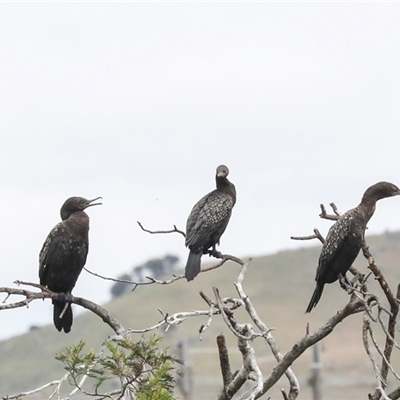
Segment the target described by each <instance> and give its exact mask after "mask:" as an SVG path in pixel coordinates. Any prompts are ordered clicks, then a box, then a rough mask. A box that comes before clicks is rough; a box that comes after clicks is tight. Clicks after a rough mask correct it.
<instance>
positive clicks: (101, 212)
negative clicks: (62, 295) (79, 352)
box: [0, 2, 400, 337]
mask: <svg viewBox="0 0 400 400" xmlns="http://www.w3.org/2000/svg"><path fill="white" fill-rule="evenodd" d="M399 17H400V4H399V3H303V4H297V3H247V2H246V3H195V4H194V3H92V2H91V3H84V4H82V3H1V4H0V134H1V146H0V168H1V175H0V179H1V196H0V218H1V224H0V246H1V248H0V265H1V274H0V276H1V281H0V286H10V285H12V282H13V281H14V280H15V279H21V280H27V281H37V280H38V278H37V270H38V253H39V251H40V248H41V246H42V244H43V242H44V240H45V237H46V235H47V234H48V233H49V231H50V230H51V228H52V227H53V226H54V225H55V224H56V223H57V222H58V221H59V208H60V206H61V204H62V203H63V202H64V200H65V199H66V198H68V197H70V196H73V195H78V196H84V197H87V198H93V197H97V196H103V199H104V200H103V201H104V205H103V206H102V207H95V208H92V209H89V210H88V214H89V215H90V217H91V232H90V253H89V258H88V263H87V267H88V268H89V269H91V270H94V271H96V272H98V273H100V274H104V275H107V276H113V277H116V276H117V275H119V274H121V273H123V272H125V271H127V270H128V269H130V268H131V267H132V266H133V265H136V264H139V263H141V262H143V261H145V260H147V259H148V258H151V257H157V256H163V255H165V254H166V253H172V254H178V255H179V256H181V258H182V263H184V262H185V259H186V256H187V251H186V249H185V247H184V244H183V239H182V237H181V236H179V235H167V236H151V235H148V234H145V233H143V232H141V231H140V230H139V228H138V227H137V225H136V221H137V220H139V221H141V222H142V223H143V224H144V225H145V226H146V227H148V228H150V229H168V228H170V227H172V225H173V224H176V225H177V226H178V227H179V228H182V229H184V227H185V223H186V218H187V216H188V214H189V212H190V210H191V207H192V206H193V205H194V203H195V202H196V201H197V200H198V199H199V198H200V197H201V196H203V195H204V194H206V193H207V192H209V191H210V190H212V189H213V188H214V174H215V168H216V167H217V166H218V165H219V164H221V163H224V164H227V165H228V166H229V168H230V171H231V173H230V179H231V181H232V182H234V183H235V185H236V188H237V191H238V202H237V205H236V206H235V209H234V212H233V216H232V219H231V223H230V225H229V227H228V229H227V231H226V233H225V234H224V236H223V238H222V241H221V250H222V251H223V252H226V253H230V254H235V255H237V256H242V257H244V256H247V255H258V254H267V253H271V252H274V251H277V250H279V249H285V248H293V247H298V246H299V245H300V244H299V243H297V242H291V241H290V239H289V237H290V235H301V234H310V233H311V232H312V229H313V228H314V227H318V228H320V229H321V232H323V233H326V231H327V229H328V228H329V226H330V224H329V222H328V221H321V220H319V218H318V213H319V204H320V203H325V204H328V203H329V202H331V201H334V202H336V204H337V205H338V207H339V208H340V209H341V210H342V211H345V210H347V209H349V208H352V207H354V206H356V205H357V204H358V203H359V201H360V199H361V196H362V194H363V192H364V190H365V189H366V188H367V187H368V186H370V185H371V184H373V183H376V182H377V181H380V180H388V181H392V182H394V183H396V184H398V185H400V176H399V168H398V167H399V150H398V149H399V142H400V138H399V127H400V112H399V110H400V79H399V73H400V72H399V71H400V46H399V38H400V24H399V23H398V21H399ZM399 201H400V200H399V199H387V200H384V201H382V202H380V203H379V204H378V208H377V212H376V214H375V216H374V218H373V220H372V221H371V223H370V230H369V232H372V233H378V232H382V231H383V230H385V229H391V230H395V229H399V228H400V218H399V211H400V203H399ZM316 263H317V260H316ZM316 263H315V265H310V266H309V268H311V269H312V270H315V268H316ZM294 267H295V266H294ZM394 267H396V266H394ZM397 267H398V266H397ZM266 273H267V271H266ZM206 275H207V276H206V277H203V279H204V282H205V283H207V282H209V281H212V273H210V274H206ZM199 279H200V278H199ZM179 284H184V283H183V282H182V283H179ZM109 287H110V284H109V283H107V282H104V281H101V280H99V279H96V278H94V277H92V276H90V275H88V274H87V273H86V272H83V273H82V276H81V277H80V279H79V281H78V284H77V286H76V288H75V291H74V293H75V294H76V295H81V296H85V297H88V298H90V299H91V300H94V301H97V302H103V301H106V300H107V299H108V298H109ZM88 288H90V289H89V290H88ZM75 310H76V309H75ZM50 321H51V305H50V302H36V303H35V304H32V305H31V308H30V309H29V310H20V309H19V310H12V311H7V312H4V311H3V312H1V313H0V325H1V327H2V328H1V332H0V337H5V336H7V335H10V334H13V333H16V332H21V331H24V330H25V329H26V328H27V326H29V325H31V324H44V323H49V322H50Z"/></svg>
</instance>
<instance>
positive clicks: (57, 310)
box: [53, 300, 73, 333]
mask: <svg viewBox="0 0 400 400" xmlns="http://www.w3.org/2000/svg"><path fill="white" fill-rule="evenodd" d="M66 304H68V307H67V308H66V310H65V312H64V315H63V316H62V318H60V315H61V313H62V312H63V311H64V307H65V305H66ZM53 305H54V310H53V322H54V326H55V327H56V328H57V330H58V331H59V332H61V331H62V330H63V329H64V332H65V333H68V332H69V331H70V330H71V327H72V319H73V316H72V308H71V303H63V302H61V301H57V300H53Z"/></svg>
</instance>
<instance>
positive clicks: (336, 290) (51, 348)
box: [0, 233, 400, 400]
mask: <svg viewBox="0 0 400 400" xmlns="http://www.w3.org/2000/svg"><path fill="white" fill-rule="evenodd" d="M368 243H369V245H370V248H371V252H372V254H373V256H374V257H375V261H376V263H377V265H378V266H379V267H380V268H381V269H382V271H383V273H384V274H385V276H386V278H387V280H388V281H389V282H390V284H391V287H392V290H394V291H396V287H397V284H398V282H400V266H399V264H400V246H399V243H400V234H399V233H385V234H382V235H379V236H371V237H369V238H368ZM319 250H320V246H315V247H308V248H299V249H298V250H292V251H282V252H279V253H277V254H273V255H269V256H265V257H258V258H256V259H254V260H253V261H252V263H251V264H250V267H249V269H248V272H247V274H246V277H245V281H244V284H243V286H244V289H245V291H246V292H247V294H248V295H249V296H250V298H251V300H252V302H253V304H254V306H255V307H256V309H257V311H258V313H259V315H260V317H261V318H262V319H263V321H264V322H265V323H266V324H267V326H268V327H269V328H274V331H273V336H274V337H275V340H276V341H277V344H278V346H279V348H280V351H281V352H282V353H285V352H287V351H288V350H289V349H290V348H291V347H292V346H293V344H294V343H295V342H296V341H298V340H299V339H301V338H302V336H303V335H304V334H305V331H306V327H307V324H309V326H310V331H311V332H313V331H315V330H317V329H318V328H319V327H320V326H321V325H322V324H324V323H325V322H326V321H327V320H328V319H329V318H330V317H331V316H332V315H334V313H335V312H336V311H338V310H339V309H341V308H342V307H343V306H344V305H345V304H346V303H347V301H348V296H347V294H346V293H345V292H344V291H343V290H342V289H341V288H340V287H339V285H338V284H337V283H336V284H332V285H327V287H326V289H325V291H324V295H323V297H322V299H321V302H320V303H319V304H318V306H317V308H316V309H315V310H314V311H313V312H312V313H311V314H307V315H306V314H304V311H305V308H306V306H307V304H308V302H309V300H310V297H311V294H312V292H313V290H314V275H315V268H316V264H317V260H318V255H319ZM204 260H205V261H208V260H207V259H206V258H204ZM356 266H357V267H358V268H360V270H361V271H363V272H367V270H366V262H365V260H364V259H363V258H362V256H359V258H358V259H357V263H356ZM238 272H239V266H238V265H235V264H232V263H230V264H226V265H224V266H223V267H222V268H219V269H217V270H214V271H212V272H209V273H206V274H201V275H199V276H198V277H197V278H196V279H195V280H194V281H193V282H191V283H190V284H188V283H187V282H186V281H184V280H181V281H177V282H175V283H174V284H172V285H167V286H160V285H151V286H147V287H139V288H137V289H136V290H135V291H134V292H132V293H129V294H127V295H125V296H122V297H120V298H117V299H115V300H113V301H111V302H110V303H108V304H105V305H104V307H105V308H106V309H107V310H109V312H110V313H111V314H113V315H114V316H115V317H116V318H117V319H119V320H120V322H121V323H122V324H123V325H124V326H125V327H131V328H135V329H141V328H146V327H148V326H151V325H153V324H155V323H156V322H158V321H159V320H160V319H161V315H160V313H159V311H158V308H160V309H162V311H163V312H164V313H168V314H173V313H175V312H179V311H189V310H202V309H204V310H206V309H207V305H206V303H205V302H204V301H203V300H202V298H201V297H200V296H199V295H198V293H199V291H200V290H202V291H204V292H205V293H206V294H208V295H209V296H210V297H212V286H216V287H218V288H219V290H220V294H221V296H222V297H226V296H233V297H235V296H236V297H237V293H236V291H235V287H234V285H233V282H234V281H235V280H236V278H237V275H238ZM369 288H370V291H375V292H376V293H378V295H379V297H380V298H383V294H382V293H379V292H378V291H377V290H376V289H377V283H376V282H374V280H373V279H372V278H371V279H370V286H369ZM14 312H18V311H17V310H16V311H14ZM236 318H237V320H238V321H239V322H241V323H243V322H250V320H249V317H248V316H247V314H246V313H245V312H244V311H243V310H239V311H238V312H237V313H236ZM205 322H206V318H203V317H196V318H192V319H190V320H186V321H184V322H183V323H181V324H180V325H178V326H176V327H174V328H172V329H170V330H169V331H168V332H165V331H164V330H159V332H158V333H159V334H160V335H162V336H163V337H164V341H163V344H164V345H165V347H169V349H170V350H171V352H174V353H175V354H178V353H176V351H177V345H178V343H179V342H180V341H182V340H185V343H186V344H187V359H186V363H187V364H188V365H189V366H190V370H191V372H192V376H193V395H192V397H191V400H197V399H199V400H208V399H215V398H216V396H217V393H218V392H219V390H220V388H221V375H220V372H219V361H218V354H217V348H216V343H215V338H216V336H217V335H218V334H219V333H221V332H224V334H225V336H226V338H227V342H228V345H229V349H230V358H231V366H232V368H233V369H236V368H239V367H240V365H241V357H240V353H239V352H238V350H237V346H236V340H235V337H234V336H233V335H232V333H231V332H230V331H229V330H228V328H227V327H226V326H225V325H224V323H223V321H222V320H221V318H220V317H214V318H213V321H212V324H211V326H210V328H209V329H208V330H207V331H206V332H205V333H204V334H203V335H202V338H201V339H200V338H199V335H198V330H199V328H200V326H201V324H203V323H205ZM374 328H375V331H376V333H377V337H378V340H379V341H380V343H382V335H379V334H378V327H377V326H374ZM111 334H113V332H112V331H111V329H110V328H109V327H108V326H107V325H106V324H104V323H103V321H102V320H100V319H99V318H98V317H96V316H95V315H92V314H90V313H84V314H82V315H80V316H78V317H77V318H76V319H75V321H74V326H73V329H72V332H71V333H70V334H68V335H64V334H59V333H58V332H57V331H56V330H55V329H54V327H53V326H46V327H43V328H40V329H37V330H33V331H31V332H29V333H27V334H25V335H21V336H18V337H14V338H12V339H9V340H6V341H3V342H0V360H1V361H2V362H1V363H0V396H5V395H6V394H12V393H15V392H20V391H23V390H28V389H32V388H35V387H38V386H40V385H42V384H45V383H46V382H48V381H51V380H53V379H59V378H60V377H61V376H62V375H63V373H64V371H63V367H62V365H61V363H60V362H58V361H56V360H55V359H54V355H55V354H56V353H57V352H60V351H62V350H63V349H64V348H65V347H66V346H67V345H69V344H76V343H78V341H79V340H80V339H81V338H83V339H84V340H85V341H86V342H87V346H88V348H90V347H92V348H94V349H97V348H99V346H100V345H101V343H102V342H103V340H104V338H106V337H107V336H108V335H111ZM361 334H362V316H361V315H355V316H352V317H350V318H348V319H347V320H345V321H344V322H343V323H342V324H340V325H339V326H338V327H337V328H336V329H335V331H334V332H333V333H332V334H331V335H329V336H328V337H327V338H326V339H325V340H324V341H323V343H322V344H321V357H322V363H323V370H322V375H323V388H324V399H325V400H327V399H329V400H335V399H352V400H357V399H365V398H366V397H367V393H368V392H369V391H372V390H373V388H374V382H375V378H374V374H373V371H372V368H371V365H370V361H369V359H368V357H367V355H366V354H365V350H364V348H363V345H362V340H361ZM138 338H139V335H138ZM253 345H254V347H255V351H256V354H257V357H258V360H259V365H260V367H261V369H262V372H263V375H264V377H267V376H268V375H269V374H270V372H271V370H272V369H273V367H274V365H275V361H274V359H273V357H272V355H271V352H270V351H269V348H268V347H267V346H266V345H265V343H264V342H263V341H262V340H261V339H258V340H255V341H254V343H253ZM311 357H312V353H311V350H308V351H307V352H306V353H305V354H304V355H303V356H302V357H300V359H298V360H297V361H296V362H295V363H294V365H293V370H294V372H295V373H296V375H297V377H298V379H299V381H300V384H301V392H300V395H299V397H298V398H299V399H311V398H312V397H311V392H310V388H309V386H308V384H307V381H308V379H309V377H310V365H311V362H312V359H311ZM393 364H394V366H395V367H397V370H398V371H400V357H399V356H398V354H394V356H393ZM388 384H389V386H391V385H393V387H396V385H397V383H396V382H395V381H394V379H392V378H390V380H389V382H388ZM280 388H285V389H286V390H288V383H287V381H286V380H285V379H282V380H281V381H280V382H279V384H278V385H276V387H275V388H273V389H272V390H271V392H270V393H269V395H270V396H271V399H281V398H282V395H281V394H280ZM177 396H178V397H181V398H182V396H181V394H180V393H179V391H177ZM36 398H38V399H41V398H46V397H45V396H44V395H41V396H39V397H36Z"/></svg>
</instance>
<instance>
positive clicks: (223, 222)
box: [185, 165, 236, 281]
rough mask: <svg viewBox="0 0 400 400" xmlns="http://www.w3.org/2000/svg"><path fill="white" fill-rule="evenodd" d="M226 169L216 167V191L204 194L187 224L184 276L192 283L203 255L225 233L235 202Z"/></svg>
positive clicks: (233, 188)
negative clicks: (186, 252) (186, 253)
mask: <svg viewBox="0 0 400 400" xmlns="http://www.w3.org/2000/svg"><path fill="white" fill-rule="evenodd" d="M228 174H229V169H228V167H226V166H225V165H220V166H219V167H218V168H217V174H216V176H215V180H216V183H217V188H216V189H215V190H213V191H212V192H210V193H208V194H206V195H205V196H204V197H203V198H202V199H200V200H199V201H198V202H197V203H196V204H195V206H194V207H193V209H192V211H191V213H190V215H189V217H188V220H187V222H186V242H185V244H186V247H189V249H190V252H189V257H188V260H187V263H186V268H185V277H186V279H187V280H188V281H191V280H193V279H194V278H195V277H196V276H197V274H198V273H199V272H200V261H201V256H202V254H206V253H208V252H209V250H208V249H209V248H210V247H212V248H213V251H215V246H216V244H219V239H220V238H221V236H222V234H223V233H224V232H225V229H226V227H227V226H228V222H229V219H230V217H231V214H232V208H233V206H234V205H235V203H236V189H235V185H234V184H233V183H231V182H230V181H229V180H228V178H227V176H228Z"/></svg>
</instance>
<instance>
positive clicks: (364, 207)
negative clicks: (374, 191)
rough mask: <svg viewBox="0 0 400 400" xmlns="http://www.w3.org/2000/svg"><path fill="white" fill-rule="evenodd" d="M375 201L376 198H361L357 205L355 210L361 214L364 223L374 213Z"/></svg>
mask: <svg viewBox="0 0 400 400" xmlns="http://www.w3.org/2000/svg"><path fill="white" fill-rule="evenodd" d="M376 201H377V199H371V198H366V199H364V198H363V199H362V201H361V203H360V204H359V205H358V206H357V211H358V213H359V214H362V215H363V219H364V221H365V224H367V223H368V221H369V220H370V219H371V217H372V216H373V215H374V212H375V209H376Z"/></svg>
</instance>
